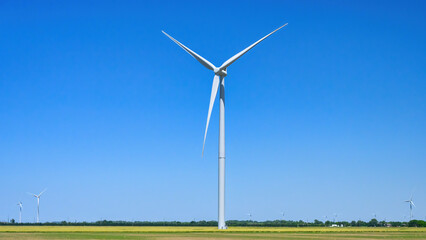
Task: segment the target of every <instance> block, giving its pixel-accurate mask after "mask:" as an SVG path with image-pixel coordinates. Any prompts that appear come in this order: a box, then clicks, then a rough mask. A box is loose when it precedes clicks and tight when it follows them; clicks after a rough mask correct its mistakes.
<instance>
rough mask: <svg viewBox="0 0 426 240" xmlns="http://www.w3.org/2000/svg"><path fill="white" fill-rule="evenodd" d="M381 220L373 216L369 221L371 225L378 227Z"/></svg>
mask: <svg viewBox="0 0 426 240" xmlns="http://www.w3.org/2000/svg"><path fill="white" fill-rule="evenodd" d="M378 223H379V221H377V219H375V218H373V219H371V220H370V221H369V222H368V226H369V227H376V226H377V225H378Z"/></svg>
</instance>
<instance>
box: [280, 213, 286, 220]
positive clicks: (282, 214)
mask: <svg viewBox="0 0 426 240" xmlns="http://www.w3.org/2000/svg"><path fill="white" fill-rule="evenodd" d="M284 215H285V212H281V216H283V220H284Z"/></svg>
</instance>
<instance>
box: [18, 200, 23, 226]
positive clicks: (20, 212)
mask: <svg viewBox="0 0 426 240" xmlns="http://www.w3.org/2000/svg"><path fill="white" fill-rule="evenodd" d="M17 205H18V206H19V223H22V202H19V203H18V204H17Z"/></svg>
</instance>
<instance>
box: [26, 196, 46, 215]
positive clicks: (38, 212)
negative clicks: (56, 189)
mask: <svg viewBox="0 0 426 240" xmlns="http://www.w3.org/2000/svg"><path fill="white" fill-rule="evenodd" d="M46 190H47V189H44V190H43V191H42V192H41V193H39V194H38V195H36V194H34V193H28V194H30V195H33V196H34V197H35V198H37V223H39V222H40V197H41V195H42V194H43V193H44V192H45V191H46Z"/></svg>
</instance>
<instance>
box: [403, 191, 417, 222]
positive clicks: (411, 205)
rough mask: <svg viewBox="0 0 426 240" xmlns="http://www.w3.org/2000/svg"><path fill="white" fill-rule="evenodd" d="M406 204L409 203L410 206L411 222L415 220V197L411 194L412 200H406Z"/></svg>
mask: <svg viewBox="0 0 426 240" xmlns="http://www.w3.org/2000/svg"><path fill="white" fill-rule="evenodd" d="M404 202H408V203H409V204H410V221H411V220H413V207H415V206H416V205H414V202H413V195H412V194H411V197H410V200H405V201H404Z"/></svg>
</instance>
